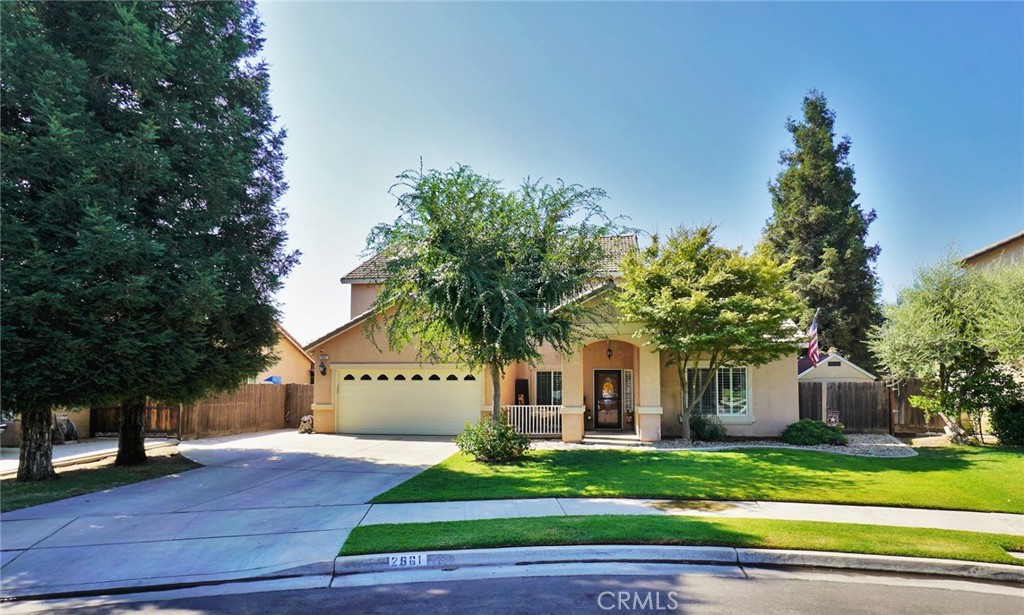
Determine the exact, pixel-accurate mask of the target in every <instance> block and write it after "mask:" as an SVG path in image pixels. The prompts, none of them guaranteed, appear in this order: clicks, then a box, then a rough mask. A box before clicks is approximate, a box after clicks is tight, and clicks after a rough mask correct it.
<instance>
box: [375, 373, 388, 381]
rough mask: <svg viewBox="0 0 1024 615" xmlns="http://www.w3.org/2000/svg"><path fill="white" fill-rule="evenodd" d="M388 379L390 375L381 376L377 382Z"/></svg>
mask: <svg viewBox="0 0 1024 615" xmlns="http://www.w3.org/2000/svg"><path fill="white" fill-rule="evenodd" d="M387 379H388V375H387V374H381V375H380V376H377V380H387Z"/></svg>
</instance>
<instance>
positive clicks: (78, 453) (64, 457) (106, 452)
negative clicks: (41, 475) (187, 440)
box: [0, 438, 178, 478]
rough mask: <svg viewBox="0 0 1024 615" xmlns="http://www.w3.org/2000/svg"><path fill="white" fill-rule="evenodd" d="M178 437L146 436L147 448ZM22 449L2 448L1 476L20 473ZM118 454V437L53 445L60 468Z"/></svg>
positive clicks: (158, 446)
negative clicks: (19, 462)
mask: <svg viewBox="0 0 1024 615" xmlns="http://www.w3.org/2000/svg"><path fill="white" fill-rule="evenodd" d="M177 443H178V441H177V440H176V439H173V438H171V439H169V438H146V450H147V451H148V450H152V449H154V448H160V447H163V446H174V445H176V444H177ZM20 452H21V451H20V450H19V449H17V448H13V447H6V446H5V447H4V448H0V478H8V477H12V476H15V475H16V474H17V473H18V455H19V454H20ZM116 454H117V438H91V439H85V440H82V441H77V442H76V441H74V440H72V441H71V442H68V443H66V444H55V445H54V447H53V467H55V468H59V467H63V466H66V465H73V464H76V463H84V462H89V461H93V460H96V459H102V458H103V457H111V456H113V455H116Z"/></svg>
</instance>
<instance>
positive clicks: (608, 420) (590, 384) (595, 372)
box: [582, 339, 640, 433]
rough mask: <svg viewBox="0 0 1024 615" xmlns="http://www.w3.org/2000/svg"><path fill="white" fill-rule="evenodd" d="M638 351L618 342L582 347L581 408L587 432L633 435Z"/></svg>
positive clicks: (612, 340) (634, 430)
mask: <svg viewBox="0 0 1024 615" xmlns="http://www.w3.org/2000/svg"><path fill="white" fill-rule="evenodd" d="M639 351H640V349H639V348H637V347H636V346H635V345H634V344H632V343H630V342H628V341H625V340H619V339H607V340H597V341H593V342H591V343H589V344H587V345H586V346H585V347H584V348H583V353H582V355H583V356H582V359H583V405H584V406H585V408H586V412H585V415H584V420H585V429H586V430H587V431H605V432H627V433H636V408H637V383H638V382H639V377H640V374H639Z"/></svg>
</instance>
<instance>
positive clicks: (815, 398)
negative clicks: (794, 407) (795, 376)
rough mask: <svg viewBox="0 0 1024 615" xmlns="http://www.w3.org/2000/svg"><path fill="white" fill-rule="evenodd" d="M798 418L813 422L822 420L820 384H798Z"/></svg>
mask: <svg viewBox="0 0 1024 615" xmlns="http://www.w3.org/2000/svg"><path fill="white" fill-rule="evenodd" d="M800 418H801V419H812V420H815V421H822V420H824V415H823V414H822V412H821V383H820V382H801V383H800Z"/></svg>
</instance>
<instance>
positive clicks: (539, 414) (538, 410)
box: [501, 406, 562, 436]
mask: <svg viewBox="0 0 1024 615" xmlns="http://www.w3.org/2000/svg"><path fill="white" fill-rule="evenodd" d="M501 409H502V411H503V412H505V414H506V415H507V416H508V424H509V425H512V426H513V427H515V428H516V432H517V433H521V434H524V435H527V436H560V435H562V413H561V410H562V407H561V406H502V407H501Z"/></svg>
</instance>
